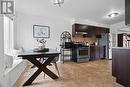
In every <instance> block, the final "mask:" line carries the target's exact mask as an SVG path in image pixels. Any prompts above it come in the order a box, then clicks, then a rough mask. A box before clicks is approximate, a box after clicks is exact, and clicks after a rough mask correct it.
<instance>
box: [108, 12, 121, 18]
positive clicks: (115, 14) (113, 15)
mask: <svg viewBox="0 0 130 87" xmlns="http://www.w3.org/2000/svg"><path fill="white" fill-rule="evenodd" d="M118 15H119V13H117V12H115V13H111V14H109V15H108V17H110V18H114V17H116V16H118Z"/></svg>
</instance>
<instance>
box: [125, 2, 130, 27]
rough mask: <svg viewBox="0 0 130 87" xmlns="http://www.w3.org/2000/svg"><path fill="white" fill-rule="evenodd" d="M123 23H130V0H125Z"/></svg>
mask: <svg viewBox="0 0 130 87" xmlns="http://www.w3.org/2000/svg"><path fill="white" fill-rule="evenodd" d="M125 24H126V25H130V0H125Z"/></svg>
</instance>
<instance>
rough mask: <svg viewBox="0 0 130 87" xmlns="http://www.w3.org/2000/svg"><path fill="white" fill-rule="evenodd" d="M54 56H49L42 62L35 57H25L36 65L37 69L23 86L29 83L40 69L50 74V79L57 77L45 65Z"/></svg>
mask: <svg viewBox="0 0 130 87" xmlns="http://www.w3.org/2000/svg"><path fill="white" fill-rule="evenodd" d="M54 58H55V57H49V58H48V59H47V60H46V61H45V62H44V63H43V64H42V63H40V62H39V61H38V60H37V59H36V58H26V59H27V60H28V61H30V62H31V63H33V64H34V65H35V66H37V67H38V70H37V71H36V72H35V73H34V74H33V75H32V76H31V77H30V78H29V79H28V80H27V81H26V82H25V83H24V85H23V86H27V85H30V84H31V83H32V82H33V81H34V80H35V79H36V77H37V76H38V75H39V74H40V73H41V72H42V71H43V72H44V73H45V74H47V75H48V76H50V77H51V78H52V79H57V78H58V76H57V75H55V74H54V73H53V72H51V71H50V70H49V69H48V68H47V67H46V66H47V65H48V64H50V62H51V61H52V60H53V59H54Z"/></svg>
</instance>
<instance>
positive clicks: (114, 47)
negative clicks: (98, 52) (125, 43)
mask: <svg viewBox="0 0 130 87" xmlns="http://www.w3.org/2000/svg"><path fill="white" fill-rule="evenodd" d="M112 49H130V47H112Z"/></svg>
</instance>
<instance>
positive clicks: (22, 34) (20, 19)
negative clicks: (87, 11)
mask: <svg viewBox="0 0 130 87" xmlns="http://www.w3.org/2000/svg"><path fill="white" fill-rule="evenodd" d="M15 21H16V29H15V31H16V32H15V34H16V35H17V36H16V38H15V43H17V46H16V48H19V47H23V48H24V49H25V50H28V49H32V48H34V47H37V42H36V40H35V39H34V38H33V25H35V24H37V25H43V26H44V25H45V26H50V38H49V39H46V40H47V43H46V46H47V47H49V48H59V45H60V35H61V33H62V32H63V31H69V32H70V33H71V31H72V30H71V23H70V20H68V19H65V18H64V19H62V18H58V16H57V17H54V16H53V14H50V15H48V16H44V15H42V16H37V15H31V14H23V13H17V14H16V20H15Z"/></svg>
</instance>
